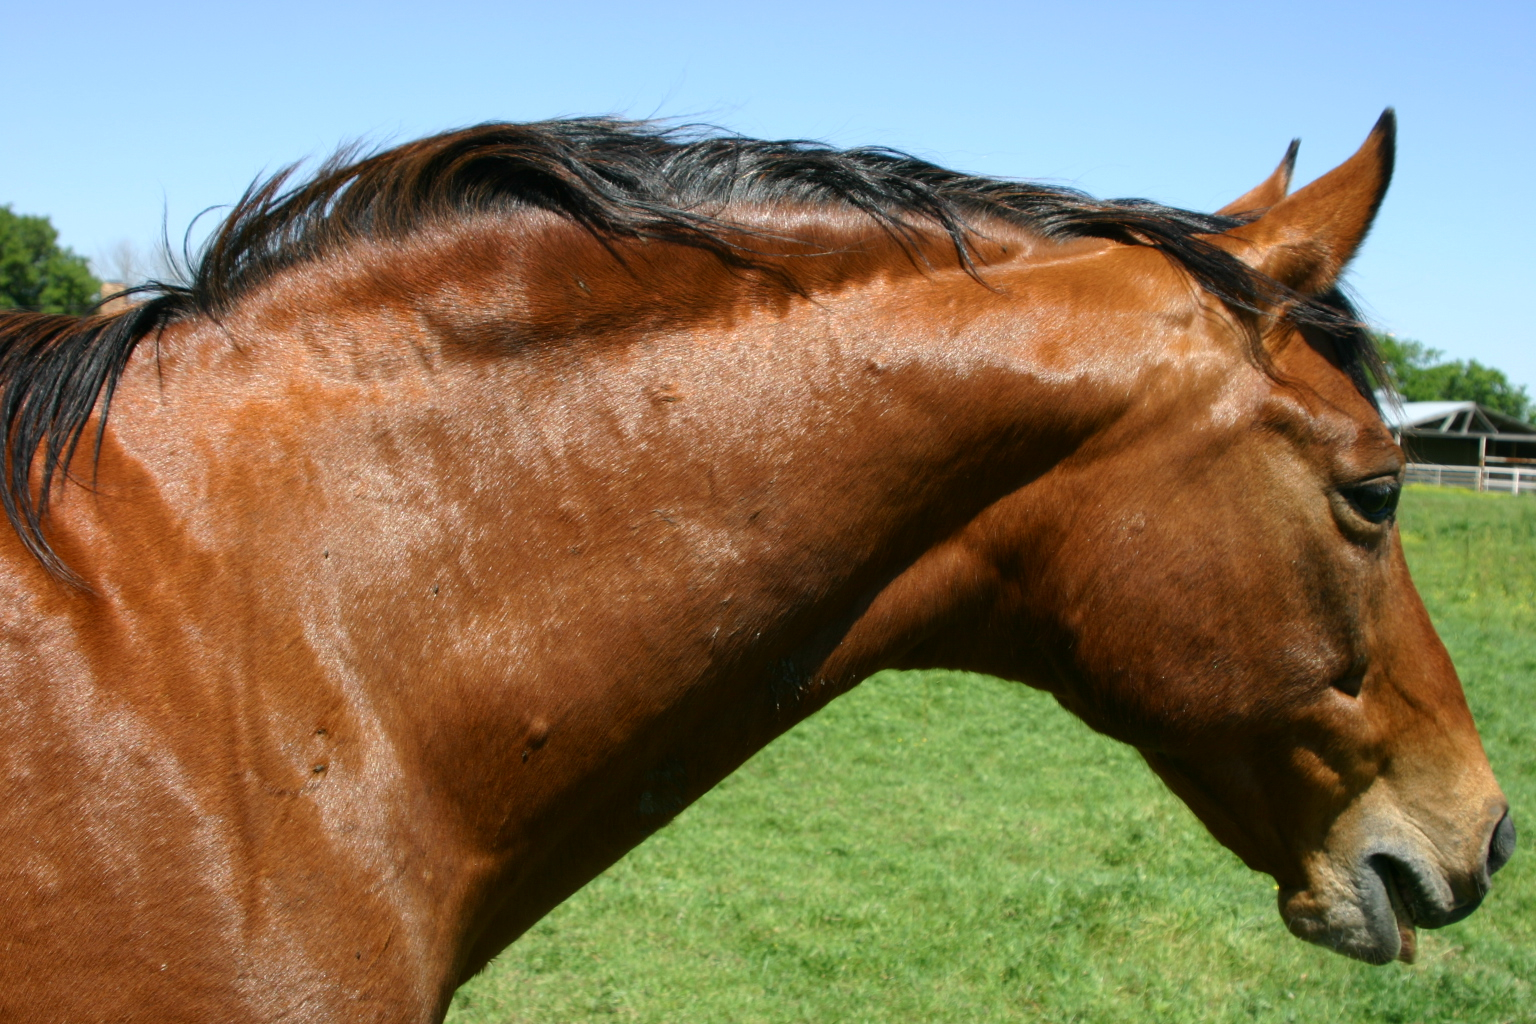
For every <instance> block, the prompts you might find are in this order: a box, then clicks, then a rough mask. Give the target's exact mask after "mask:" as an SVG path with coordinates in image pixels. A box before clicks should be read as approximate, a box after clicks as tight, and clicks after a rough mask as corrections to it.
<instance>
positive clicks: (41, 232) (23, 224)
mask: <svg viewBox="0 0 1536 1024" xmlns="http://www.w3.org/2000/svg"><path fill="white" fill-rule="evenodd" d="M100 295H101V282H100V281H98V280H96V278H95V277H93V276H92V274H91V268H90V266H89V264H87V263H86V261H85V258H84V257H82V256H77V255H75V254H74V253H73V252H71V251H70V250H69V249H65V248H63V247H61V246H60V245H59V233H58V231H56V230H55V229H54V227H53V225H52V224H51V223H49V221H48V218H47V217H29V216H27V215H25V214H19V213H15V212H13V211H12V210H11V208H10V207H9V206H0V308H6V307H12V308H17V309H30V310H34V311H36V312H39V313H84V312H86V311H87V310H88V309H90V307H91V304H92V303H94V302H95V301H96V300H97V299H98V298H99V297H100Z"/></svg>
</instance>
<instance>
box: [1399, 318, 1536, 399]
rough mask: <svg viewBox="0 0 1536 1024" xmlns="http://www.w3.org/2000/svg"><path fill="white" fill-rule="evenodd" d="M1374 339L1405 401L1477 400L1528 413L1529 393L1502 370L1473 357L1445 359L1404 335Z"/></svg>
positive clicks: (1436, 350)
mask: <svg viewBox="0 0 1536 1024" xmlns="http://www.w3.org/2000/svg"><path fill="white" fill-rule="evenodd" d="M1376 341H1377V343H1378V344H1380V346H1381V354H1382V356H1383V357H1384V358H1385V359H1386V363H1387V368H1388V369H1389V370H1390V371H1391V373H1392V378H1393V383H1394V384H1396V385H1397V390H1398V391H1399V392H1400V393H1401V394H1402V396H1403V398H1404V399H1405V400H1407V401H1409V402H1478V403H1480V404H1482V405H1486V406H1487V407H1488V408H1490V409H1493V410H1495V411H1497V412H1502V413H1504V414H1505V415H1507V416H1513V417H1515V418H1516V419H1521V420H1526V419H1528V418H1529V416H1530V413H1531V411H1532V410H1531V398H1530V396H1529V395H1528V394H1526V392H1525V388H1523V387H1516V386H1515V385H1514V384H1511V383H1510V382H1509V378H1508V377H1506V376H1505V375H1504V371H1502V370H1495V369H1494V368H1493V367H1491V366H1484V365H1483V364H1482V363H1479V362H1478V361H1477V360H1476V359H1466V360H1462V359H1452V360H1447V359H1445V353H1444V352H1441V351H1440V350H1439V349H1436V348H1430V347H1429V346H1428V345H1425V344H1424V343H1423V342H1419V341H1412V340H1410V339H1408V338H1395V337H1393V336H1392V335H1390V334H1384V335H1379V336H1378V337H1377V338H1376Z"/></svg>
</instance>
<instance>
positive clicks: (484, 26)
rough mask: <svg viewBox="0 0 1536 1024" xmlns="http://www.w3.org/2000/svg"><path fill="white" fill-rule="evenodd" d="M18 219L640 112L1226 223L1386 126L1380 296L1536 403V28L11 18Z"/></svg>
mask: <svg viewBox="0 0 1536 1024" xmlns="http://www.w3.org/2000/svg"><path fill="white" fill-rule="evenodd" d="M0 25H3V26H4V44H3V47H0V53H3V57H0V87H3V90H0V95H4V96H5V97H6V100H7V102H6V118H5V122H6V123H5V129H4V134H3V137H0V203H10V204H12V206H13V207H14V208H15V209H16V210H17V211H18V212H25V213H43V214H47V215H48V216H50V217H51V218H52V219H53V222H54V223H55V224H56V225H57V226H58V227H59V229H60V231H61V233H62V236H63V241H64V243H65V244H67V245H69V246H71V247H73V248H74V249H75V250H76V251H78V252H80V253H82V254H84V255H88V256H95V255H98V254H102V253H105V252H107V251H108V250H110V248H111V247H112V246H113V245H115V244H116V243H119V242H121V241H123V240H127V241H131V242H133V243H134V244H136V245H137V246H139V247H141V248H148V247H149V246H150V245H151V244H152V243H153V242H155V241H156V240H157V239H158V238H159V235H160V228H161V220H162V215H164V216H166V217H167V218H168V222H169V225H170V230H171V234H172V236H173V238H178V239H179V237H180V236H181V234H182V232H183V231H184V230H185V229H186V226H187V224H188V223H189V222H190V221H191V219H192V217H193V216H194V215H195V214H196V213H197V212H198V211H199V210H202V209H203V208H205V207H209V206H214V205H217V204H221V203H228V202H230V201H231V200H233V199H234V198H235V197H237V196H238V195H239V194H240V191H241V190H242V189H243V188H244V186H245V185H246V184H247V183H248V182H249V181H250V179H251V178H252V177H254V176H255V175H257V174H259V173H262V172H263V171H267V170H271V169H274V168H276V167H278V166H280V165H282V164H285V163H288V162H291V161H294V160H298V159H301V158H304V157H313V156H317V155H324V154H325V153H327V152H328V151H330V150H331V149H333V148H334V147H335V146H336V145H337V144H338V143H340V142H343V141H346V140H354V139H359V138H361V139H365V140H368V141H383V140H391V139H393V140H403V139H406V138H410V137H413V136H416V135H421V134H425V133H429V132H434V131H438V130H442V129H445V128H451V127H455V126H459V125H464V124H470V123H473V122H477V121H482V120H491V119H507V120H523V119H534V118H544V117H551V116H555V115H560V114H589V113H620V114H627V115H632V116H673V117H683V118H688V119H697V120H708V121H712V122H715V123H718V124H721V125H724V126H726V127H729V128H733V129H736V130H739V131H742V132H746V133H749V134H753V135H762V136H773V137H790V136H793V137H809V138H821V139H829V140H832V141H834V142H837V143H841V144H850V145H851V144H858V143H881V144H885V145H892V146H897V147H900V148H904V149H907V150H910V151H912V152H915V153H918V154H920V155H922V156H925V157H928V158H930V159H934V160H937V161H939V162H942V163H945V164H948V165H951V166H956V167H960V168H964V169H967V170H974V171H980V172H985V173H991V174H999V175H1013V176H1019V177H1031V178H1044V179H1049V180H1054V181H1057V182H1062V183H1067V184H1072V185H1075V186H1078V187H1080V188H1084V189H1087V190H1088V191H1090V192H1093V193H1095V194H1097V195H1103V196H1146V197H1149V198H1153V199H1157V200H1161V201H1163V202H1168V203H1173V204H1176V205H1180V206H1187V207H1192V208H1194V209H1201V210H1210V209H1214V208H1215V207H1217V206H1219V205H1220V204H1221V203H1223V202H1225V201H1226V200H1227V199H1230V198H1232V197H1233V196H1235V195H1237V194H1239V193H1241V192H1243V191H1245V190H1246V189H1247V188H1248V187H1249V186H1251V185H1253V184H1254V183H1255V182H1257V181H1258V180H1259V179H1260V178H1262V177H1263V176H1264V175H1265V174H1267V173H1268V172H1269V170H1270V169H1271V168H1272V167H1273V165H1274V164H1275V163H1276V161H1278V159H1279V157H1280V155H1281V154H1282V152H1283V151H1284V149H1285V145H1286V143H1287V142H1288V141H1289V140H1290V139H1291V138H1292V137H1293V136H1300V137H1301V139H1302V147H1301V160H1300V164H1299V167H1298V175H1299V180H1302V181H1304V180H1308V179H1310V178H1312V177H1315V176H1316V175H1317V174H1320V173H1322V172H1323V171H1325V170H1327V169H1328V168H1329V167H1331V166H1333V165H1334V164H1335V163H1337V162H1338V161H1340V160H1342V159H1343V158H1344V157H1346V156H1348V155H1349V154H1350V153H1351V152H1352V151H1353V150H1354V148H1355V147H1356V146H1357V145H1358V144H1359V143H1360V141H1361V140H1362V139H1363V138H1364V137H1365V134H1366V132H1367V131H1368V130H1369V128H1370V126H1371V124H1372V123H1373V122H1374V121H1375V119H1376V116H1377V115H1378V114H1379V113H1380V112H1381V109H1382V108H1383V107H1385V106H1387V105H1388V104H1391V105H1395V106H1396V107H1397V109H1398V113H1399V116H1400V118H1401V136H1400V149H1399V157H1398V171H1397V178H1396V180H1395V182H1394V184H1393V187H1392V192H1391V194H1390V195H1389V196H1388V198H1387V202H1386V205H1385V207H1384V208H1383V210H1382V214H1381V217H1380V219H1379V221H1378V222H1377V228H1376V231H1375V233H1374V234H1373V236H1372V237H1371V239H1370V241H1369V242H1368V243H1367V246H1366V249H1365V251H1364V253H1363V254H1362V256H1361V258H1360V259H1359V261H1358V262H1357V263H1356V264H1355V269H1354V273H1353V284H1354V286H1355V288H1356V290H1357V292H1358V293H1359V295H1360V297H1361V298H1362V299H1363V300H1364V304H1365V307H1366V309H1367V310H1368V311H1369V312H1370V314H1371V315H1372V316H1373V317H1374V318H1375V319H1376V320H1377V321H1378V322H1379V323H1381V324H1382V325H1383V326H1384V327H1386V328H1387V329H1389V330H1393V331H1395V332H1397V333H1399V334H1403V335H1407V336H1411V337H1416V338H1419V339H1422V340H1423V341H1425V342H1428V343H1429V344H1431V345H1434V346H1435V347H1438V348H1441V349H1444V350H1445V351H1447V352H1448V353H1450V354H1452V355H1454V356H1457V357H1463V358H1466V357H1470V358H1477V359H1480V360H1482V361H1484V362H1486V363H1490V364H1493V365H1495V366H1498V367H1501V368H1503V369H1505V370H1506V371H1507V372H1509V373H1510V374H1511V376H1512V377H1513V378H1514V379H1515V380H1516V381H1517V382H1520V383H1524V384H1527V385H1531V386H1532V391H1533V392H1536V334H1533V330H1532V319H1533V318H1532V314H1531V312H1530V311H1529V310H1528V309H1526V308H1525V307H1526V305H1527V297H1528V296H1529V295H1530V293H1531V289H1532V285H1533V282H1536V256H1533V253H1536V244H1533V239H1536V213H1533V202H1532V186H1533V184H1536V182H1533V180H1532V179H1533V175H1532V168H1533V166H1536V152H1533V136H1536V103H1533V101H1536V90H1533V81H1536V75H1533V64H1536V57H1533V54H1536V31H1533V30H1536V3H1533V2H1532V0H1520V2H1514V0H1509V2H1493V3H1477V2H1463V3H1457V4H1448V3H1438V4H1430V3H1425V2H1421V0H1400V2H1396V3H1350V2H1348V0H1332V2H1326V3H1319V2H1312V0H1300V2H1291V3H1286V4H1275V3H1243V2H1231V0H1228V2H1193V0H1192V2H1177V0H1173V2H1160V3H1155V4H1154V3H1138V4H1132V3H1113V2H1095V0H1078V2H1075V3H1061V2H1056V3H1035V2H1012V3H995V2H990V0H976V2H972V3H968V4H963V5H960V4H956V5H946V4H932V3H929V4H915V3H907V2H899V0H896V2H888V3H856V2H838V0H821V2H813V3H805V2H800V0H779V2H774V3H755V4H739V3H723V2H717V3H710V4H704V3H648V4H639V3H623V4H619V3H587V4H570V5H561V4H556V3H548V2H546V3H539V4H527V3H503V4H494V5H493V4H474V3H465V4H451V3H450V4H444V5H442V6H441V7H432V6H429V5H426V4H419V3H417V4H409V5H407V4H398V3H393V2H389V0H383V2H374V3H367V4H363V3H338V2H330V0H311V2H307V3H293V2H288V0H279V2H270V3H263V4H259V5H256V4H252V5H240V4H210V3H206V2H204V3H196V4H193V3H163V2H155V0H144V2H139V3H134V4H123V3H114V4H110V5H108V4H101V3H96V2H83V3H81V2H76V3H69V4H43V3H36V2H31V0H4V8H3V11H0Z"/></svg>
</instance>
